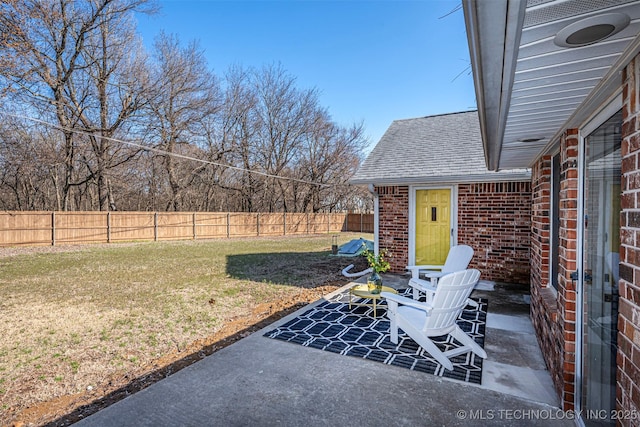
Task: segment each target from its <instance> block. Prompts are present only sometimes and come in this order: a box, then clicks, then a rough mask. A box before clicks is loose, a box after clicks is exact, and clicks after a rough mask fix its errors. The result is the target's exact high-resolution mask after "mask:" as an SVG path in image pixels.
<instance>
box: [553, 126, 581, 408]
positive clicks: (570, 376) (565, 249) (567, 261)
mask: <svg viewBox="0 0 640 427" xmlns="http://www.w3.org/2000/svg"><path fill="white" fill-rule="evenodd" d="M578 141H579V140H578V130H577V129H568V130H566V131H565V133H564V135H563V138H562V139H561V141H560V218H559V219H560V231H559V233H560V235H559V237H560V248H559V250H558V253H559V256H560V263H559V266H558V270H559V271H558V326H559V330H560V332H561V333H560V334H559V336H558V339H559V340H560V341H561V343H562V351H561V354H560V362H561V366H562V370H561V372H562V377H563V381H562V384H559V386H561V393H560V399H561V401H562V405H563V408H564V409H565V410H569V409H574V398H575V374H576V296H577V293H576V283H575V282H574V281H573V280H572V279H571V273H573V272H574V271H576V270H577V262H576V260H577V252H576V247H577V225H578V221H577V218H578Z"/></svg>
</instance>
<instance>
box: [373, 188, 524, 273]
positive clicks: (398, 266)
mask: <svg viewBox="0 0 640 427" xmlns="http://www.w3.org/2000/svg"><path fill="white" fill-rule="evenodd" d="M457 187H458V190H457V193H458V243H459V244H467V245H469V246H471V247H472V248H473V249H474V251H475V254H474V257H473V259H472V261H471V264H470V267H472V268H477V269H479V270H480V271H481V273H482V276H481V278H482V279H484V280H494V281H501V282H507V283H520V284H528V283H529V245H530V240H531V234H530V232H531V225H530V221H531V219H530V213H531V187H530V183H529V182H502V183H474V184H459V185H458V186H457ZM376 193H377V194H378V227H379V228H378V243H379V248H380V249H386V250H387V251H388V255H389V257H388V260H389V263H390V264H391V271H392V272H395V273H403V272H405V267H406V266H407V265H408V262H409V186H383V187H376Z"/></svg>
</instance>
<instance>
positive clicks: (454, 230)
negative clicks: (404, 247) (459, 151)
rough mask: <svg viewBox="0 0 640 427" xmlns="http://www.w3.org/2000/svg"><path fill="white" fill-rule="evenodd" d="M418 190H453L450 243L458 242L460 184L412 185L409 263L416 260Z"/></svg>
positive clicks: (410, 195) (410, 193)
mask: <svg viewBox="0 0 640 427" xmlns="http://www.w3.org/2000/svg"><path fill="white" fill-rule="evenodd" d="M418 190H451V201H450V206H451V220H450V223H451V234H450V240H449V245H450V246H454V245H456V244H457V243H458V186H457V185H456V184H448V185H443V184H437V185H410V186H409V254H408V255H409V257H408V262H409V265H415V262H416V191H418Z"/></svg>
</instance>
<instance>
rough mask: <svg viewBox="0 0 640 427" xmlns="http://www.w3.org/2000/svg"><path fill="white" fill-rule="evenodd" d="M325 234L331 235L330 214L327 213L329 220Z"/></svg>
mask: <svg viewBox="0 0 640 427" xmlns="http://www.w3.org/2000/svg"><path fill="white" fill-rule="evenodd" d="M327 233H331V212H329V219H328V221H327Z"/></svg>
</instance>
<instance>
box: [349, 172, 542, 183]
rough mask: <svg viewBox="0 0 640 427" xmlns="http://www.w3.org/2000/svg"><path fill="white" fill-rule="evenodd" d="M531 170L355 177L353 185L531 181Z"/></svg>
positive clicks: (352, 181) (350, 181) (351, 180)
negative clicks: (447, 174)
mask: <svg viewBox="0 0 640 427" xmlns="http://www.w3.org/2000/svg"><path fill="white" fill-rule="evenodd" d="M530 180H531V171H529V170H526V171H525V170H523V171H517V172H512V173H505V172H502V173H499V174H498V173H487V174H473V175H451V176H436V177H434V176H426V177H425V176H417V177H389V178H353V179H350V180H349V184H352V185H369V184H373V185H376V186H381V185H414V184H466V183H473V182H514V181H530Z"/></svg>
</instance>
